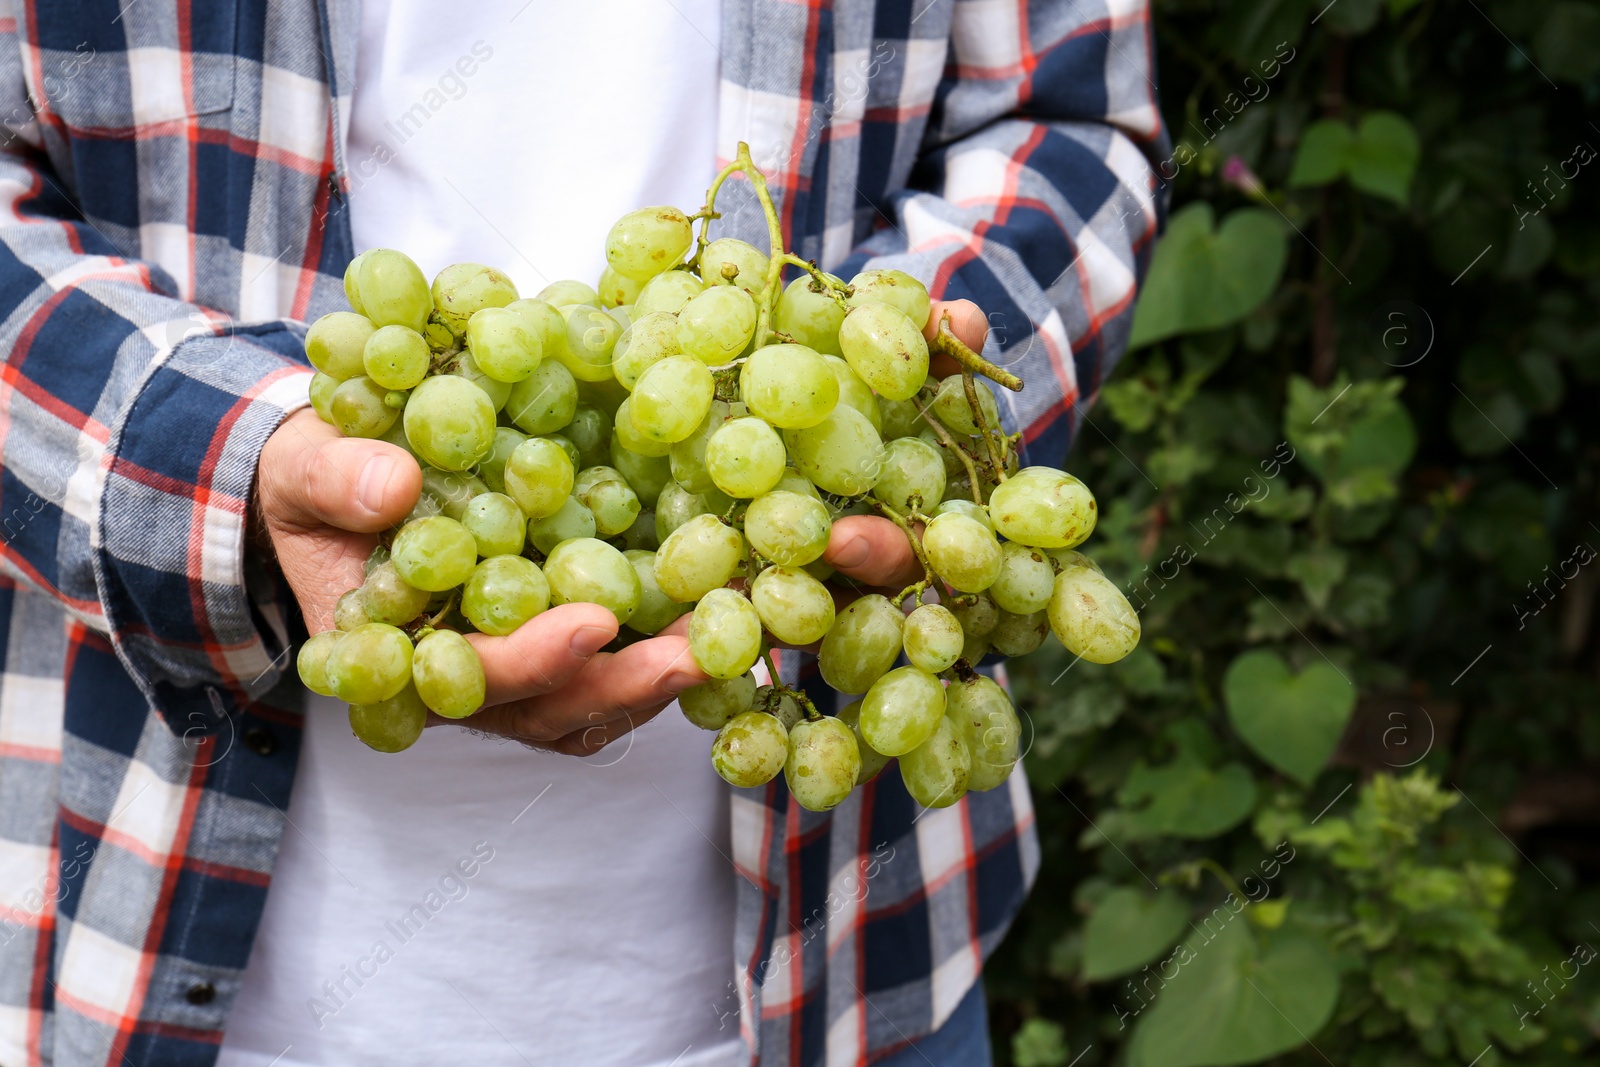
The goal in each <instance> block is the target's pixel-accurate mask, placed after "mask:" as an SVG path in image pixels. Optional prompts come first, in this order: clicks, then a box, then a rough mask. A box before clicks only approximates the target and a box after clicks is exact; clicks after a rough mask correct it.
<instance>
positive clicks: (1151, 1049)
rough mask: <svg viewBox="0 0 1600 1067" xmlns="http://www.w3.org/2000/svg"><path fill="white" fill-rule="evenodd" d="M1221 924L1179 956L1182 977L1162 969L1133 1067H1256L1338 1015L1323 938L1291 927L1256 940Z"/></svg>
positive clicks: (1238, 925)
mask: <svg viewBox="0 0 1600 1067" xmlns="http://www.w3.org/2000/svg"><path fill="white" fill-rule="evenodd" d="M1219 910H1220V911H1221V913H1222V915H1225V916H1229V918H1232V916H1231V915H1230V913H1229V911H1228V910H1227V909H1226V908H1222V909H1219ZM1214 923H1215V921H1214V920H1208V921H1207V923H1206V928H1205V930H1204V931H1197V932H1196V933H1195V935H1194V936H1193V937H1191V938H1189V939H1188V940H1187V941H1185V942H1184V945H1183V947H1182V948H1180V949H1179V950H1178V953H1177V954H1176V956H1175V958H1174V960H1173V963H1174V964H1175V965H1178V970H1177V973H1176V975H1174V976H1173V977H1172V978H1170V979H1168V978H1167V974H1166V969H1165V968H1163V970H1162V973H1161V978H1162V979H1163V980H1165V981H1166V984H1165V985H1164V986H1162V987H1161V988H1160V990H1159V991H1158V992H1157V993H1156V995H1155V1000H1154V1002H1153V1003H1152V1004H1151V1005H1150V1007H1149V1009H1148V1010H1147V1011H1145V1012H1143V1013H1142V1014H1143V1017H1142V1018H1141V1019H1140V1020H1139V1022H1138V1024H1137V1026H1136V1028H1135V1030H1134V1034H1133V1040H1132V1041H1131V1042H1130V1043H1129V1046H1128V1060H1127V1062H1128V1067H1222V1065H1227V1064H1243V1063H1258V1062H1260V1061H1261V1060H1264V1059H1268V1058H1269V1057H1272V1056H1277V1055H1279V1054H1281V1053H1284V1052H1288V1051H1289V1050H1290V1049H1294V1048H1298V1047H1300V1046H1301V1045H1303V1044H1305V1043H1306V1041H1307V1040H1309V1039H1312V1038H1314V1037H1315V1036H1316V1033H1317V1031H1319V1030H1321V1029H1322V1027H1323V1026H1324V1025H1326V1024H1327V1022H1328V1019H1329V1018H1330V1017H1331V1016H1332V1015H1333V1009H1334V1005H1335V1004H1336V1003H1337V1002H1338V999H1339V975H1338V972H1337V970H1336V969H1335V966H1334V960H1333V955H1332V953H1331V952H1330V951H1329V950H1328V947H1327V946H1326V945H1325V944H1324V943H1323V942H1322V941H1321V940H1320V939H1318V938H1316V937H1315V936H1313V935H1311V934H1308V933H1306V932H1304V931H1301V930H1297V929H1295V928H1294V927H1292V926H1291V927H1286V928H1285V929H1282V930H1279V931H1276V932H1275V933H1273V934H1271V935H1265V934H1263V935H1253V934H1252V933H1251V931H1250V928H1249V924H1247V923H1242V922H1238V921H1226V920H1224V925H1222V926H1220V928H1219V927H1217V926H1215V924H1214Z"/></svg>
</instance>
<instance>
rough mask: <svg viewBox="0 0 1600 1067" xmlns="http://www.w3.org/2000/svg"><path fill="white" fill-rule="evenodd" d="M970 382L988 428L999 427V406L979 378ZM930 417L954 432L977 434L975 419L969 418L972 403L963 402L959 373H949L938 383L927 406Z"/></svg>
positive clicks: (964, 394)
mask: <svg viewBox="0 0 1600 1067" xmlns="http://www.w3.org/2000/svg"><path fill="white" fill-rule="evenodd" d="M972 384H973V392H974V393H976V394H977V396H978V407H979V408H981V409H982V411H983V417H984V418H985V419H986V420H988V425H989V429H991V430H998V429H999V428H1000V408H999V406H998V405H997V404H996V403H995V399H994V393H993V392H991V391H990V390H989V385H988V383H987V382H984V381H982V380H981V379H980V380H978V381H975V382H973V383H972ZM931 407H932V410H933V414H934V417H935V418H937V419H938V420H939V421H940V422H942V423H944V424H945V425H946V426H948V427H949V428H950V429H952V430H954V431H955V432H956V433H958V434H964V435H966V436H972V435H973V434H976V433H978V421H977V420H976V419H975V418H973V417H972V405H971V404H970V403H969V402H968V401H967V386H966V382H965V381H964V380H963V378H962V377H961V375H959V374H952V375H950V377H948V378H946V379H944V381H942V382H940V383H939V391H938V393H936V394H935V395H934V398H933V404H932V405H931Z"/></svg>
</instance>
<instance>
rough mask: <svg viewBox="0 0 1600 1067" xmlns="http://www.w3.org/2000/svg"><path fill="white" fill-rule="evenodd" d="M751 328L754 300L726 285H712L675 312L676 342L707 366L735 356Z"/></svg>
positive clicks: (747, 338) (748, 340)
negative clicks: (676, 319) (676, 323)
mask: <svg viewBox="0 0 1600 1067" xmlns="http://www.w3.org/2000/svg"><path fill="white" fill-rule="evenodd" d="M755 332H756V302H755V301H754V300H752V299H751V298H750V294H749V293H747V292H745V291H744V290H743V289H737V288H734V287H733V286H730V285H713V286H712V287H711V288H709V289H707V290H705V291H704V292H702V293H700V294H699V295H697V296H695V297H694V298H693V299H691V300H690V301H689V302H688V303H687V304H685V305H683V310H682V311H680V312H678V344H679V345H681V346H682V348H683V351H684V352H685V353H687V354H688V355H691V356H694V357H695V358H696V359H698V360H699V361H700V362H702V363H705V364H707V365H708V366H712V367H718V366H721V365H722V364H724V363H727V362H729V361H731V360H733V359H736V358H737V357H738V356H739V354H740V353H741V352H743V351H744V350H745V348H746V347H747V346H748V345H749V344H750V339H751V338H752V337H753V336H755Z"/></svg>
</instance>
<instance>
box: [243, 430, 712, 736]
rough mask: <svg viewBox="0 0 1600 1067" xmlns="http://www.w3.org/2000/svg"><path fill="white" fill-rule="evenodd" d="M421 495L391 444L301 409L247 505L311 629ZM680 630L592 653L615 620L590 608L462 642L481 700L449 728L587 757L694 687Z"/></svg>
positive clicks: (322, 623) (573, 608)
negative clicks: (470, 654)
mask: <svg viewBox="0 0 1600 1067" xmlns="http://www.w3.org/2000/svg"><path fill="white" fill-rule="evenodd" d="M421 491H422V472H421V471H420V470H419V469H418V467H417V463H416V460H414V459H412V458H411V456H410V455H408V454H407V453H406V452H405V451H404V450H403V449H400V448H397V447H395V446H394V445H390V444H385V443H384V442H382V441H368V440H361V439H359V438H344V437H340V436H339V432H338V431H337V430H335V429H334V428H333V427H332V426H329V425H328V424H327V423H325V422H323V421H322V419H321V418H319V417H318V416H317V414H316V413H315V412H314V411H311V410H309V409H307V410H304V411H300V412H297V413H296V414H294V415H292V416H290V417H289V418H288V419H287V420H285V421H284V423H283V425H282V426H280V427H279V428H278V430H277V431H276V432H275V433H274V434H273V435H272V436H271V437H270V438H269V439H268V440H267V444H266V447H265V448H264V449H262V452H261V462H260V466H259V468H258V470H257V487H256V506H257V508H258V510H259V516H260V522H261V526H262V527H263V528H264V531H265V533H266V535H267V537H268V538H269V540H270V543H271V547H272V551H273V553H274V554H275V555H276V556H277V561H278V566H279V568H280V569H281V570H282V572H283V575H284V577H285V578H286V579H287V580H288V582H289V585H290V588H292V589H293V590H294V594H295V597H296V598H297V599H298V600H299V602H300V608H301V610H302V611H303V612H304V614H305V618H306V625H307V627H308V628H309V629H310V630H311V632H312V633H317V632H320V631H322V630H329V629H332V628H333V618H334V608H335V606H336V605H337V604H338V600H339V597H340V596H342V595H343V594H344V593H346V592H347V591H349V590H351V589H354V588H356V587H358V586H360V585H361V582H362V579H363V574H364V565H365V562H366V559H367V557H368V556H369V555H371V553H372V550H373V548H374V547H375V546H376V545H377V534H378V533H379V532H380V531H383V530H386V529H388V528H389V527H391V526H393V525H395V524H396V523H398V522H400V521H401V520H402V519H404V518H405V516H406V515H407V514H408V513H409V512H410V511H411V509H412V508H413V507H414V506H415V505H416V502H417V498H418V496H419V495H420V494H421ZM687 625H688V620H687V618H685V619H680V620H679V622H678V624H677V625H675V626H673V627H670V628H669V629H668V630H667V631H666V632H665V633H663V634H661V635H659V636H657V637H654V638H651V639H649V640H647V641H640V642H638V643H636V644H633V645H629V646H628V647H627V648H625V649H623V650H622V651H620V652H617V653H614V654H600V655H597V654H596V653H598V652H599V650H600V649H601V648H603V647H604V646H605V645H607V644H609V643H610V642H611V640H612V639H613V638H615V637H616V634H617V620H616V617H615V616H614V615H612V614H611V612H610V611H609V610H607V609H606V608H603V607H600V606H599V605H598V604H566V605H563V606H560V607H555V608H551V609H550V610H549V611H546V612H544V613H543V614H541V615H539V616H538V617H536V618H534V619H532V620H530V621H529V622H527V623H526V624H524V625H523V626H522V627H521V628H520V629H518V630H517V631H516V632H515V633H513V634H510V635H509V636H506V637H489V636H487V635H483V634H472V635H469V638H468V639H469V640H470V641H471V642H472V643H473V645H474V647H475V648H476V649H477V651H478V656H479V658H480V659H481V660H482V661H483V669H484V674H485V676H486V678H487V681H488V696H487V701H486V706H485V708H484V710H482V711H480V712H478V713H477V714H476V715H474V716H472V717H471V718H469V719H465V720H461V721H460V723H459V724H460V725H464V726H469V727H471V728H473V729H477V730H483V731H485V732H487V733H491V734H497V735H500V736H504V737H509V738H511V739H513V740H516V741H521V742H523V743H525V744H529V745H532V746H534V747H537V748H546V749H551V750H554V751H557V752H564V753H567V754H569V755H580V756H581V755H589V754H591V753H593V752H598V751H599V750H600V749H601V748H603V747H604V746H605V745H607V744H609V743H610V742H612V741H615V740H616V739H617V738H619V737H621V736H623V735H624V734H626V733H627V732H628V731H629V730H631V729H634V728H635V727H637V726H639V725H641V724H643V723H644V722H646V721H648V720H649V719H650V718H652V717H653V716H655V715H656V714H657V713H658V712H660V711H661V709H662V708H664V707H666V706H667V705H668V704H670V703H671V702H672V700H673V698H674V697H675V696H676V695H677V694H678V693H681V692H682V691H683V690H685V689H688V688H689V687H690V686H694V685H699V684H700V683H701V682H703V681H705V680H706V676H705V674H704V673H702V672H701V671H700V669H699V667H697V666H696V665H695V662H694V657H693V656H691V655H690V654H689V643H688V641H687V639H686V638H685V637H684V630H685V629H686V628H687ZM438 721H439V722H441V723H442V722H444V721H445V720H438Z"/></svg>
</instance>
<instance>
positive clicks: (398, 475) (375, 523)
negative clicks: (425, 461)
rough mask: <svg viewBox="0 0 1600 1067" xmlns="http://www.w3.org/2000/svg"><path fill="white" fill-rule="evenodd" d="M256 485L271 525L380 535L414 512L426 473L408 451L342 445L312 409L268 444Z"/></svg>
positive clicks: (364, 443) (351, 442) (351, 441)
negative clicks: (337, 529) (423, 475)
mask: <svg viewBox="0 0 1600 1067" xmlns="http://www.w3.org/2000/svg"><path fill="white" fill-rule="evenodd" d="M258 484H259V490H258V493H259V498H260V502H261V512H262V515H263V516H264V517H265V518H266V520H267V521H268V522H269V523H274V524H278V525H282V526H288V527H300V528H313V527H318V526H334V527H337V528H339V529H341V530H351V531H354V532H357V533H376V532H377V531H379V530H384V529H387V528H388V527H390V526H393V525H394V524H395V523H397V522H399V521H400V520H401V519H403V518H405V516H406V514H407V512H409V511H410V510H411V509H412V508H413V507H415V506H416V503H417V497H418V496H419V495H420V494H421V492H422V470H421V468H419V467H418V466H417V461H416V460H415V459H413V458H412V457H411V456H410V455H409V454H408V453H407V452H406V451H405V449H403V448H399V447H397V446H395V445H391V444H387V443H385V442H383V441H371V440H365V439H362V438H355V437H340V436H339V432H338V430H336V429H334V428H333V427H332V426H329V425H328V424H327V423H325V422H323V421H322V419H321V418H320V417H318V416H317V414H316V412H314V411H311V410H309V409H308V410H305V411H299V412H296V413H295V414H294V415H292V416H290V417H289V418H288V419H286V420H285V421H284V423H283V425H281V426H279V427H278V429H277V430H276V431H275V432H274V433H273V434H272V436H271V437H270V438H268V439H267V444H266V447H265V448H263V449H262V451H261V462H260V466H259V468H258Z"/></svg>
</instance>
